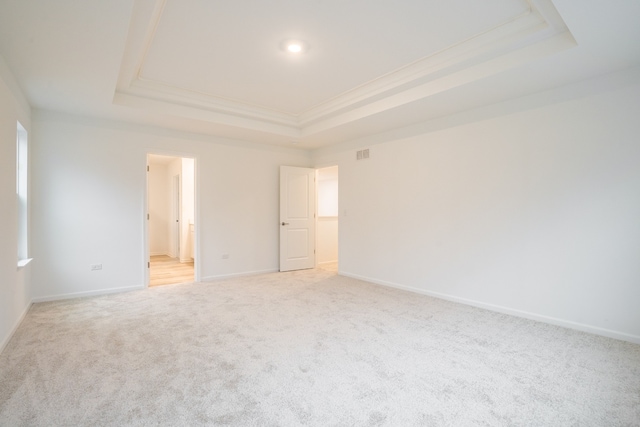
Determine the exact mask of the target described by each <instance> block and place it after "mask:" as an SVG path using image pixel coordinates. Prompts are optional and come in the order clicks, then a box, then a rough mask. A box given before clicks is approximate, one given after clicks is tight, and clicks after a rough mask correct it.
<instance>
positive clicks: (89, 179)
mask: <svg viewBox="0 0 640 427" xmlns="http://www.w3.org/2000/svg"><path fill="white" fill-rule="evenodd" d="M33 127H34V130H35V140H34V144H33V151H32V152H33V164H34V177H33V186H34V191H33V199H34V210H33V236H34V241H33V251H34V255H35V256H36V257H37V258H38V260H39V262H38V263H37V266H34V271H33V287H34V293H35V298H37V299H38V300H42V299H47V298H59V297H65V296H74V295H90V294H93V293H100V292H104V291H117V290H122V289H131V288H140V287H143V286H144V273H145V270H144V268H145V267H146V261H145V259H144V256H143V254H144V250H145V248H144V245H145V242H144V241H143V226H144V222H145V220H144V217H145V216H144V215H145V182H146V177H145V174H146V155H147V152H153V153H157V154H166V155H174V156H185V157H194V158H195V159H196V163H197V171H196V172H197V177H196V187H197V188H198V191H199V196H198V197H199V210H198V211H197V212H196V215H197V216H198V218H199V233H200V257H201V260H202V263H201V276H202V278H203V279H210V278H215V277H223V276H226V275H235V274H244V273H251V272H262V271H276V270H277V268H278V232H279V228H278V206H279V205H278V191H279V190H278V185H279V176H278V174H279V166H280V165H283V164H284V165H293V166H305V167H307V166H309V165H310V155H309V154H308V153H306V152H303V151H300V150H293V149H288V148H276V147H268V146H266V147H258V146H257V145H254V144H249V143H243V142H241V141H231V140H224V139H216V138H205V137H198V136H195V135H188V134H183V133H178V132H170V131H161V130H157V129H149V128H141V127H134V126H128V125H125V124H114V123H109V122H103V121H94V120H89V119H82V118H79V117H75V116H69V115H64V114H58V113H49V112H42V111H36V112H35V113H34V119H33ZM222 254H229V255H230V256H229V259H222ZM96 263H102V264H103V269H102V270H101V271H90V268H89V267H90V265H91V264H96Z"/></svg>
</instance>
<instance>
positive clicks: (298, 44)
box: [280, 40, 309, 54]
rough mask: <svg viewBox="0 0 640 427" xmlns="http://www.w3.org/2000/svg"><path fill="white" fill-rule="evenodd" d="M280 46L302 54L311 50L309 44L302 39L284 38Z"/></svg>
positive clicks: (293, 52)
mask: <svg viewBox="0 0 640 427" xmlns="http://www.w3.org/2000/svg"><path fill="white" fill-rule="evenodd" d="M280 48H281V49H282V50H284V51H285V52H288V53H292V54H300V53H304V52H306V51H307V50H309V45H307V44H306V43H305V42H303V41H302V40H284V41H283V42H282V43H281V44H280Z"/></svg>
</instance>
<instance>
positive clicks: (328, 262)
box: [318, 259, 338, 265]
mask: <svg viewBox="0 0 640 427" xmlns="http://www.w3.org/2000/svg"><path fill="white" fill-rule="evenodd" d="M336 262H338V260H337V259H334V260H333V261H322V262H319V263H318V265H322V264H334V263H336Z"/></svg>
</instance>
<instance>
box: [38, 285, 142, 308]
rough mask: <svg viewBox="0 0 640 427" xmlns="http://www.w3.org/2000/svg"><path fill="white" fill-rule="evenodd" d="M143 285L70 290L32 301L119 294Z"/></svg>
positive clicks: (138, 289) (140, 287) (137, 288)
mask: <svg viewBox="0 0 640 427" xmlns="http://www.w3.org/2000/svg"><path fill="white" fill-rule="evenodd" d="M146 288H147V287H146V286H145V285H138V286H127V287H123V288H107V289H99V290H97V291H84V292H71V293H68V294H59V295H49V296H46V297H39V298H34V299H33V300H32V301H31V302H32V303H34V304H35V303H39V302H48V301H59V300H65V299H74V298H85V297H95V296H101V295H109V294H119V293H122V292H131V291H141V290H143V289H146Z"/></svg>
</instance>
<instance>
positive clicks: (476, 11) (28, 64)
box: [0, 0, 640, 148]
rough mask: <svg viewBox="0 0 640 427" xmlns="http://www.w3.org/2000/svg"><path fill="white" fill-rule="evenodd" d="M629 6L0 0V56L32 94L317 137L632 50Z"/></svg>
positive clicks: (539, 83) (305, 142)
mask: <svg viewBox="0 0 640 427" xmlns="http://www.w3.org/2000/svg"><path fill="white" fill-rule="evenodd" d="M638 16H640V2H639V1H637V0H613V1H605V0H580V1H577V0H554V1H553V2H552V1H551V0H483V1H482V2H478V1H475V0H447V1H435V0H400V1H393V2H392V1H382V0H377V1H371V0H271V1H269V2H265V1H263V0H243V1H241V2H239V1H231V0H226V1H225V0H135V1H133V2H132V1H130V0H90V1H87V0H56V1H55V2H52V1H48V0H0V55H1V56H2V57H3V58H4V59H5V61H6V62H7V64H8V66H9V68H10V69H11V70H12V71H13V73H14V75H15V76H16V78H17V80H18V82H19V84H20V85H21V87H22V89H23V91H24V92H25V94H26V96H27V98H28V99H29V102H30V103H31V105H32V106H34V107H36V108H42V109H48V110H56V111H63V112H69V113H73V114H81V115H88V116H94V117H104V118H108V119H117V120H124V121H127V122H133V123H141V124H149V125H155V126H161V127H166V128H171V129H178V130H184V131H190V132H196V133H205V134H211V135H219V136H223V137H228V138H236V139H244V140H249V141H255V142H262V143H267V144H283V145H289V144H290V143H291V142H292V141H295V142H297V145H296V147H299V148H316V147H321V146H326V145H331V144H337V143H341V142H344V141H346V140H348V139H351V138H358V137H362V136H366V135H369V134H372V133H376V132H382V131H385V130H388V129H392V128H395V127H399V126H403V125H407V124H410V123H415V122H418V121H425V120H430V119H433V118H436V117H442V116H444V115H447V114H452V113H455V112H458V111H463V110H466V109H469V108H473V107H477V106H481V105H485V104H488V103H493V102H499V101H502V100H506V99H510V98H514V97H517V96H522V95H526V94H530V93H534V92H537V91H541V90H545V89H548V88H552V87H556V86H560V85H563V84H567V83H571V82H574V81H579V80H583V79H586V78H589V77H593V76H597V75H601V74H605V73H608V72H613V71H616V70H619V69H622V68H626V67H630V66H633V65H636V64H639V63H640V25H638V24H637V20H638ZM289 38H296V39H301V40H304V41H305V42H307V43H308V45H309V47H310V48H309V50H308V52H306V53H304V54H301V55H298V56H293V55H291V54H288V53H286V52H284V51H282V50H281V49H280V43H281V42H282V41H283V40H284V39H289Z"/></svg>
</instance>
